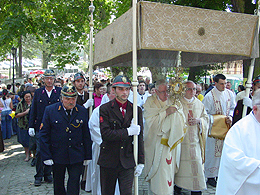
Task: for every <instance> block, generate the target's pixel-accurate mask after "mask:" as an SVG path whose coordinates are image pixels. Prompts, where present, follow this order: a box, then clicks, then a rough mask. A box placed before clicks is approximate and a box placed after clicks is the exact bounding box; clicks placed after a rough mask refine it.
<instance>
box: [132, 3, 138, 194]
mask: <svg viewBox="0 0 260 195" xmlns="http://www.w3.org/2000/svg"><path fill="white" fill-rule="evenodd" d="M136 4H137V0H133V2H132V9H133V17H132V18H133V21H132V23H133V33H132V35H133V53H132V61H133V82H132V85H133V118H134V124H136V125H137V124H138V121H137V119H138V113H137V85H138V82H137V45H136V37H137V36H136V34H137V32H136V26H137V10H136ZM137 140H138V136H137V135H134V158H135V162H136V165H137V164H138V141H137ZM134 194H135V195H138V177H134Z"/></svg>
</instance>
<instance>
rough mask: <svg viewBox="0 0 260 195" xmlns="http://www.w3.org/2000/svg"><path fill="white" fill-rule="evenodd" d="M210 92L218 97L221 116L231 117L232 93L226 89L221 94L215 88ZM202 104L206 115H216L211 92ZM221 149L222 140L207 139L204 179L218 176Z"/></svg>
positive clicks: (232, 107)
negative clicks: (228, 103) (229, 98)
mask: <svg viewBox="0 0 260 195" xmlns="http://www.w3.org/2000/svg"><path fill="white" fill-rule="evenodd" d="M212 90H215V92H216V94H217V96H218V97H219V100H220V103H221V108H222V111H223V114H224V115H227V116H233V112H234V109H235V106H236V103H235V98H234V96H233V93H232V92H231V91H230V90H228V89H225V90H224V91H222V92H221V91H219V90H218V89H217V88H216V87H215V88H213V89H212ZM228 93H229V94H230V97H231V103H230V108H229V113H227V99H228V97H229V94H228ZM202 103H203V104H204V105H205V109H206V111H207V113H208V115H214V114H216V109H215V106H214V101H213V97H212V93H211V91H210V92H209V93H207V95H206V96H205V97H204V99H203V101H202ZM210 118H211V117H210ZM210 123H211V124H210V129H209V130H211V127H212V123H213V121H212V120H210ZM222 148H223V140H219V139H214V138H211V137H208V138H207V141H206V150H205V164H204V168H205V177H206V178H213V177H217V176H218V170H219V163H220V158H221V153H222Z"/></svg>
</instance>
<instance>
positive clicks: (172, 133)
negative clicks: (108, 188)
mask: <svg viewBox="0 0 260 195" xmlns="http://www.w3.org/2000/svg"><path fill="white" fill-rule="evenodd" d="M177 102H178V105H175V106H176V107H177V109H178V110H177V112H175V113H173V114H171V115H169V116H166V109H167V108H168V107H169V106H170V105H172V100H169V101H168V100H167V101H165V102H162V101H160V100H159V99H158V98H157V95H156V94H154V95H153V96H150V97H148V99H147V101H146V103H145V104H144V118H145V120H146V123H145V128H144V151H145V155H144V156H145V166H144V174H145V179H146V181H147V182H149V193H151V194H157V195H168V194H173V186H174V174H175V172H176V171H177V166H178V162H179V157H180V150H178V149H177V148H179V149H180V144H179V143H181V141H183V139H184V135H185V133H186V129H187V128H185V126H186V124H185V116H184V114H183V110H182V105H181V103H180V102H179V101H177Z"/></svg>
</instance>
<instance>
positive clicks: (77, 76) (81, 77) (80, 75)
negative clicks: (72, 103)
mask: <svg viewBox="0 0 260 195" xmlns="http://www.w3.org/2000/svg"><path fill="white" fill-rule="evenodd" d="M78 79H84V80H85V77H84V76H83V74H82V73H80V72H78V73H76V74H75V75H74V81H76V80H78Z"/></svg>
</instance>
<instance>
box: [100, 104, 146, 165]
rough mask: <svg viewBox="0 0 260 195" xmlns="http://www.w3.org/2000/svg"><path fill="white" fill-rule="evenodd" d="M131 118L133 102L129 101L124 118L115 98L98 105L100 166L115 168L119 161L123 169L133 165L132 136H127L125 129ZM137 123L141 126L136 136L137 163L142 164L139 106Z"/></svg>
mask: <svg viewBox="0 0 260 195" xmlns="http://www.w3.org/2000/svg"><path fill="white" fill-rule="evenodd" d="M132 118H133V104H132V103H131V102H129V101H127V108H126V114H125V117H124V118H123V116H122V113H121V111H120V109H119V105H118V103H117V102H116V100H115V99H114V100H112V101H110V102H108V103H106V104H103V105H102V106H101V107H100V131H101V136H102V140H103V142H102V143H101V145H100V155H99V159H98V164H99V165H100V166H102V167H106V168H116V166H117V165H118V164H119V163H121V164H122V166H123V167H124V168H125V169H129V168H133V167H135V165H136V164H135V160H134V153H133V136H128V131H127V128H128V127H130V124H131V120H132ZM138 124H139V125H140V126H141V131H140V134H139V136H138V164H144V144H143V118H142V110H141V108H139V107H138Z"/></svg>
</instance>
